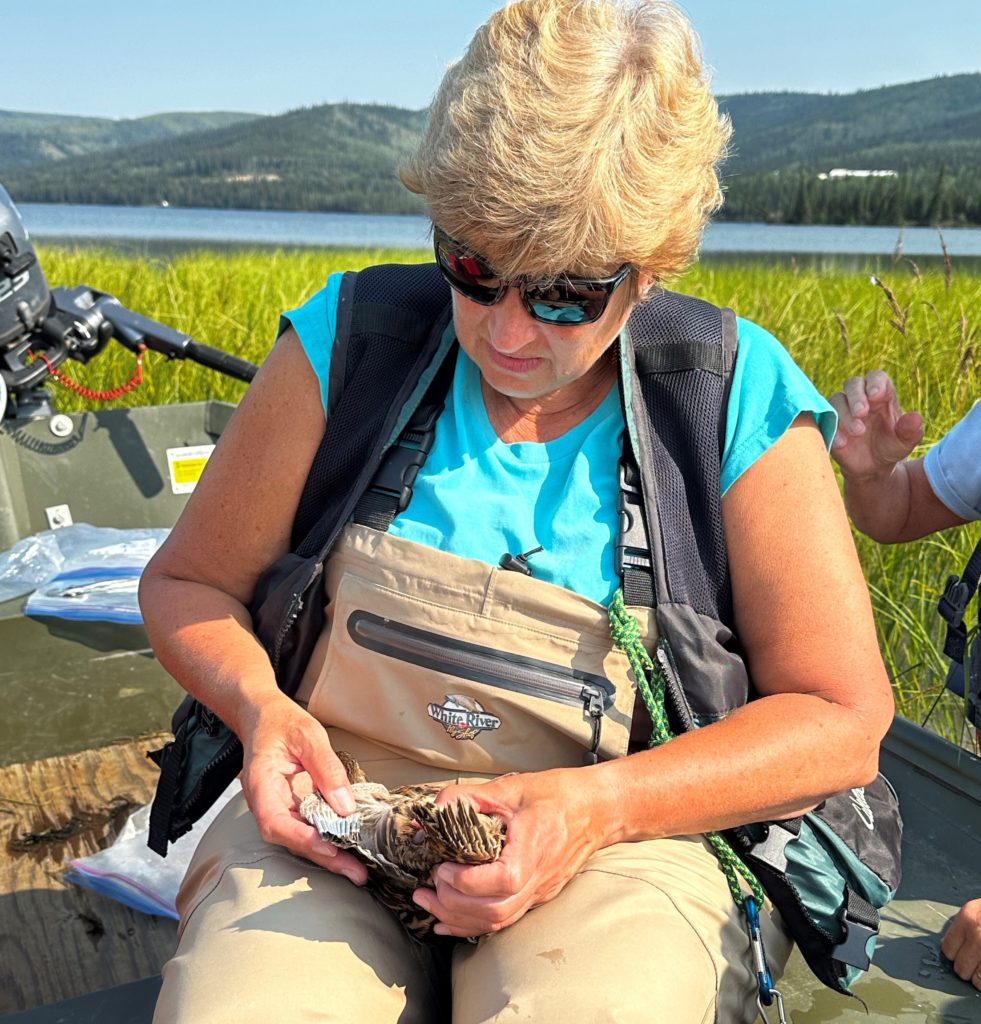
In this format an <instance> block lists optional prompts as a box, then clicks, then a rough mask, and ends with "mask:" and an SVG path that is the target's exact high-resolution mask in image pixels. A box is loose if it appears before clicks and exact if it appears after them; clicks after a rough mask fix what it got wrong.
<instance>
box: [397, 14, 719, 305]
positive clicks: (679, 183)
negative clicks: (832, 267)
mask: <svg viewBox="0 0 981 1024" xmlns="http://www.w3.org/2000/svg"><path fill="white" fill-rule="evenodd" d="M730 132H731V129H730V125H729V122H728V119H727V118H725V117H720V115H719V111H718V107H717V106H716V103H715V100H714V99H713V97H712V95H711V92H710V90H709V83H708V77H707V75H706V73H705V70H704V68H703V64H702V60H701V55H700V51H699V43H698V39H697V37H696V36H695V33H694V31H693V30H692V28H691V26H690V24H689V23H688V21H687V19H686V18H685V16H684V15H683V14H682V13H681V11H680V10H679V9H678V8H677V7H675V6H674V5H673V4H672V3H669V2H667V0H518V2H515V3H510V4H508V5H507V6H506V7H503V8H502V9H501V10H499V11H497V12H496V13H495V14H493V15H492V16H491V17H490V19H489V20H488V21H487V22H486V23H485V24H484V25H482V26H481V27H480V28H479V29H478V30H477V33H476V35H475V36H474V38H473V40H472V41H471V43H470V45H469V47H468V49H467V51H466V53H465V54H464V56H463V58H462V59H461V60H459V61H458V62H457V63H455V64H453V65H452V66H451V67H450V68H449V69H448V71H447V72H446V74H445V76H444V78H443V81H442V83H441V85H440V87H439V90H438V92H437V94H436V97H435V99H434V101H433V105H432V108H431V111H430V117H429V122H428V126H427V129H426V132H425V134H424V136H423V140H422V142H421V144H420V147H419V149H418V152H417V153H416V154H415V156H414V157H413V159H412V160H411V161H410V162H409V163H408V164H407V165H406V166H405V167H404V168H403V169H402V171H401V178H402V181H403V182H404V183H405V185H406V187H408V188H409V189H410V190H411V191H413V192H417V193H420V194H421V195H422V196H423V197H424V198H425V200H426V203H427V205H428V207H429V212H430V215H431V217H432V219H433V221H434V222H435V223H436V224H438V225H439V226H440V227H441V228H442V229H443V230H444V231H446V232H447V233H448V234H450V235H452V236H453V237H455V238H457V239H459V240H460V241H461V242H465V243H466V244H468V245H471V246H473V247H474V249H475V250H476V251H478V252H479V253H480V254H481V255H483V256H485V257H486V258H487V259H488V260H489V261H490V263H491V265H492V266H493V267H494V269H495V270H496V271H497V273H499V274H501V275H502V276H504V277H513V276H517V275H519V274H526V275H532V276H535V277H547V276H549V275H555V274H559V273H561V272H562V271H570V272H573V273H577V274H582V275H590V276H592V275H599V274H608V273H611V272H612V270H614V269H616V268H617V267H619V266H621V265H622V264H624V263H628V262H629V263H632V264H633V265H634V266H635V267H636V268H638V270H640V271H644V272H646V273H648V274H650V275H651V276H652V277H653V278H654V279H655V280H657V281H660V280H663V279H664V278H667V277H671V276H673V275H675V274H677V273H678V272H680V271H681V270H682V269H684V267H685V266H687V265H688V264H689V263H690V262H691V260H692V259H693V258H694V256H695V253H696V251H697V248H698V244H699V241H700V238H701V234H702V231H703V229H704V227H705V224H706V223H707V221H708V218H709V217H710V216H711V214H712V213H713V212H714V211H715V210H716V209H718V207H719V206H720V205H721V202H722V195H721V191H720V188H719V182H718V177H717V174H716V165H717V163H718V162H719V161H720V160H721V158H722V156H723V155H724V151H725V146H726V142H727V141H728V138H729V135H730ZM635 286H636V282H635Z"/></svg>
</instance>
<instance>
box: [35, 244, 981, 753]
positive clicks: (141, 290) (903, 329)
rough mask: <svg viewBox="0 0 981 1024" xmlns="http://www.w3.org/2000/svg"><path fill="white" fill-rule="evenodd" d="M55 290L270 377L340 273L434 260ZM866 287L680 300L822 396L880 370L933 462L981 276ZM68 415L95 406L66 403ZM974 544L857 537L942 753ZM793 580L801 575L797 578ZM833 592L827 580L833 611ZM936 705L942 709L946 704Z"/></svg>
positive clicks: (169, 387)
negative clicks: (97, 301)
mask: <svg viewBox="0 0 981 1024" xmlns="http://www.w3.org/2000/svg"><path fill="white" fill-rule="evenodd" d="M41 258H42V262H43V266H44V268H45V272H46V274H47V276H48V279H49V281H50V282H51V283H52V284H66V285H74V284H80V283H83V282H84V283H86V284H89V285H91V286H93V287H95V288H98V289H100V290H103V291H108V292H111V293H112V294H114V295H116V296H117V297H118V298H119V299H120V301H121V302H123V303H124V304H125V305H127V306H129V307H130V308H132V309H135V310H137V311H139V312H141V313H144V314H145V315H147V316H149V317H152V318H154V319H158V320H162V321H164V322H165V323H168V324H170V325H171V326H173V327H176V328H177V329H179V330H182V331H185V332H187V333H188V334H192V335H193V336H194V337H195V338H196V339H197V340H199V341H203V342H207V343H209V344H211V345H215V346H217V347H219V348H223V349H225V350H227V351H229V352H232V353H234V354H236V355H240V356H243V357H244V358H247V359H251V360H253V361H255V362H260V361H261V360H262V359H263V357H264V356H265V354H266V352H267V351H268V349H269V347H270V345H271V343H272V341H273V339H274V338H275V335H276V331H277V324H278V321H279V314H280V312H281V311H282V310H285V309H290V308H293V307H295V306H297V305H299V304H301V303H302V302H303V301H305V300H306V299H307V298H308V297H309V296H310V295H312V294H313V293H314V292H315V291H316V290H317V289H318V288H320V287H321V286H322V284H323V282H324V281H325V280H326V278H327V276H328V275H329V274H330V273H332V272H333V271H335V270H344V269H357V268H359V267H362V266H367V265H370V264H373V263H379V262H419V261H422V260H425V259H427V258H428V256H427V254H426V253H425V252H420V251H396V250H357V251H341V250H300V251H275V252H262V251H251V250H250V251H238V252H235V251H232V252H221V253H218V252H210V251H199V252H188V253H186V254H184V255H179V256H175V257H172V258H169V259H163V258H157V259H155V258H149V257H146V258H133V257H126V256H121V255H119V254H117V253H114V252H112V251H109V250H99V249H76V250H66V249H59V248H47V247H42V249H41ZM877 273H878V278H877V281H878V283H876V281H873V280H872V279H871V277H870V274H869V273H868V272H864V271H844V270H840V269H835V268H834V267H833V266H832V267H827V266H813V267H809V268H801V267H797V266H795V265H793V264H789V265H787V266H778V265H772V264H768V263H764V262H762V261H760V262H752V261H748V262H746V263H742V264H735V265H733V264H721V263H719V264H713V263H711V262H705V263H702V264H699V265H698V266H696V267H695V268H694V269H693V270H692V271H690V272H689V273H688V274H687V275H686V277H685V279H684V280H683V281H682V282H680V284H679V288H680V289H681V290H684V291H687V292H689V293H691V294H694V295H699V296H702V297H704V298H706V299H710V300H711V301H713V302H715V303H719V304H723V305H730V306H732V307H733V308H735V309H736V311H737V312H738V313H739V314H740V315H742V316H745V317H748V318H749V319H751V320H755V321H756V322H758V323H760V324H762V325H763V326H764V327H766V328H768V329H769V330H770V331H772V332H773V333H774V334H775V335H776V336H777V337H778V338H780V339H781V340H782V341H783V343H784V344H785V345H786V346H787V348H788V349H789V350H790V352H791V353H792V355H793V356H794V358H795V359H796V360H797V362H798V363H799V364H800V366H801V367H802V368H803V369H804V371H805V372H806V373H807V374H808V375H809V376H810V377H811V379H812V380H813V381H814V382H815V383H816V385H817V386H818V388H819V389H820V390H821V391H822V392H824V393H825V394H830V393H831V392H832V391H835V390H838V389H839V388H840V386H841V384H842V382H843V381H844V380H845V378H846V377H848V376H851V375H853V374H856V373H860V372H864V371H865V370H868V369H872V368H874V367H877V366H879V367H883V368H884V369H886V370H887V371H888V372H889V373H890V374H891V375H892V376H893V378H894V379H895V380H896V382H897V385H898V387H899V390H900V393H901V395H902V396H903V400H904V404H905V405H906V407H907V408H911V409H918V410H919V411H920V412H922V413H923V415H924V419H925V422H926V430H927V436H926V438H925V440H924V447H926V445H928V444H929V443H932V442H933V441H935V440H937V438H939V437H940V436H942V435H943V434H944V433H945V432H946V431H947V430H948V429H949V428H950V427H951V426H952V425H953V424H954V423H955V422H956V421H957V420H958V419H959V418H960V417H961V416H963V415H964V413H965V412H966V411H967V410H968V409H969V408H970V406H971V404H972V403H973V401H974V400H975V399H976V398H977V397H979V396H981V275H978V274H975V273H971V272H968V271H962V270H961V269H959V268H958V267H957V266H956V264H955V265H954V266H953V267H950V266H949V265H947V266H945V267H938V268H937V269H934V270H929V271H925V272H922V273H921V272H920V270H919V268H918V267H916V266H915V265H914V264H912V263H910V262H909V261H906V262H902V263H896V264H895V265H893V266H892V267H891V268H890V269H889V270H881V269H880V270H878V271H877ZM132 365H133V356H132V355H131V354H130V353H128V352H126V351H125V350H124V349H122V348H121V346H116V350H115V351H111V352H110V353H107V355H106V357H105V358H102V359H98V360H95V361H94V362H93V363H92V364H90V365H88V366H75V365H74V364H73V365H72V366H70V367H68V372H69V373H71V374H72V375H73V376H75V377H76V378H78V379H79V380H81V381H84V383H85V384H87V385H88V386H90V387H95V388H108V387H111V386H113V385H114V384H116V383H119V382H120V381H121V380H124V379H126V378H127V377H128V376H129V374H130V372H131V370H132ZM243 390H244V385H241V384H238V383H236V382H234V381H231V380H228V379H226V378H222V377H220V376H219V375H217V374H214V373H212V372H210V371H207V370H204V369H202V368H200V367H197V366H195V365H193V364H190V363H173V364H169V365H168V363H167V362H166V361H165V360H164V359H163V358H162V357H160V356H156V355H153V354H151V355H150V356H148V358H147V367H146V381H145V384H144V386H143V387H141V388H140V389H138V390H136V391H135V392H132V393H130V394H129V395H127V396H125V397H124V398H123V399H121V400H120V404H152V403H161V402H183V401H194V400H197V399H199V398H203V397H214V398H221V399H226V400H229V401H236V400H237V399H238V398H239V397H240V396H241V394H242V391H243ZM59 402H60V405H61V407H62V408H65V409H74V408H80V407H82V406H83V405H85V404H86V403H85V402H84V401H83V400H81V399H79V398H77V397H76V396H74V395H73V394H71V393H70V392H61V394H59ZM977 538H978V528H977V527H974V526H971V527H967V528H964V529H961V530H950V531H947V532H946V533H944V534H940V535H937V536H934V537H931V538H927V539H924V540H922V541H918V542H916V543H912V544H904V545H897V546H891V547H884V546H881V545H878V544H875V543H874V542H872V541H870V540H869V539H868V538H866V537H863V536H861V535H860V534H856V543H857V546H858V550H859V555H860V557H861V559H862V563H863V566H864V568H865V571H866V575H867V578H868V581H869V587H870V590H871V593H872V600H873V606H874V608H875V612H876V619H877V623H878V629H879V635H880V640H881V647H882V651H883V656H884V659H885V662H886V665H887V667H888V669H889V672H890V675H891V677H892V679H893V682H894V686H895V691H896V697H897V704H898V707H899V708H900V710H901V711H902V713H903V714H905V715H906V716H907V717H910V718H912V719H914V720H917V721H922V720H923V719H924V717H925V716H926V715H927V714H928V712H931V709H932V708H933V705H934V704H935V703H936V708H933V710H932V714H931V716H930V722H929V724H930V727H931V728H934V729H935V730H936V731H938V732H940V733H941V734H943V735H945V736H947V737H948V738H951V739H954V740H957V741H963V740H964V735H963V734H964V732H965V731H964V728H963V724H964V716H963V709H962V707H961V706H960V704H959V702H958V701H957V699H956V698H955V697H953V696H952V695H950V694H945V693H943V679H944V675H945V672H946V662H945V659H944V658H943V656H942V653H941V649H942V645H943V631H942V623H941V621H940V619H939V616H938V614H937V611H936V606H937V600H938V598H939V595H940V592H941V591H942V588H943V584H944V582H945V580H946V578H947V575H948V574H949V573H951V572H959V571H960V570H961V569H962V568H963V566H964V563H965V562H966V560H967V557H968V555H969V554H970V551H971V549H972V547H973V544H974V543H975V542H976V540H977ZM788 571H793V567H792V566H790V567H788ZM834 587H835V581H834V580H833V579H829V580H828V581H827V600H829V601H833V600H834V599H835V598H834ZM938 698H939V699H938Z"/></svg>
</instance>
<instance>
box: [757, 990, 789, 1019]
mask: <svg viewBox="0 0 981 1024" xmlns="http://www.w3.org/2000/svg"><path fill="white" fill-rule="evenodd" d="M767 995H768V996H769V997H770V998H769V1001H768V1002H767V1006H769V1005H770V1003H772V1002H773V1001H774V1000H776V1003H777V1024H787V1015H786V1013H784V1009H783V996H782V995H780V992H779V990H778V989H775V988H771V989H770V991H769V992H768V993H767ZM756 1005H757V1007H758V1009H759V1011H760V1017H761V1018H762V1019H763V1024H770V1018H769V1017H767V1015H766V1010H765V1009H764V1007H763V1000H762V998H761V997H757V1000H756Z"/></svg>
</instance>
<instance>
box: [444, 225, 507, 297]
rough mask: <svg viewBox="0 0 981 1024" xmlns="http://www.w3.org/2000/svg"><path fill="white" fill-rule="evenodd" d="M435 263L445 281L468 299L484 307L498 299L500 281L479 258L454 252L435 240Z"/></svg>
mask: <svg viewBox="0 0 981 1024" xmlns="http://www.w3.org/2000/svg"><path fill="white" fill-rule="evenodd" d="M436 262H437V264H438V265H439V268H440V270H441V271H442V272H443V276H444V277H445V278H446V279H447V281H449V283H450V284H451V285H453V286H454V287H455V288H456V289H457V290H458V291H459V292H460V293H461V294H463V295H465V296H466V297H467V298H468V299H473V301H474V302H479V303H481V304H483V305H485V306H486V305H490V304H491V303H492V302H496V301H497V300H498V298H499V297H500V294H501V284H500V280H499V279H498V278H496V277H495V276H494V272H493V271H492V270H491V269H490V267H488V266H487V265H486V264H485V263H484V262H483V260H481V259H480V257H479V256H473V255H467V254H465V253H460V252H458V251H454V248H453V246H452V245H450V244H448V243H447V242H445V241H444V240H442V239H440V238H437V240H436Z"/></svg>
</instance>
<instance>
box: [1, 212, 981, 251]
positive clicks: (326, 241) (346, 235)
mask: <svg viewBox="0 0 981 1024" xmlns="http://www.w3.org/2000/svg"><path fill="white" fill-rule="evenodd" d="M19 208H20V211H21V216H22V217H23V219H24V222H25V224H26V225H27V227H28V230H29V231H30V232H31V234H32V235H33V236H34V237H35V238H37V239H40V240H42V241H58V242H69V243H91V242H94V241H109V242H112V243H113V244H121V245H122V246H123V247H125V248H131V247H140V246H150V247H154V246H159V245H161V244H163V245H166V244H168V243H169V244H173V245H182V244H208V245H222V246H226V245H263V246H343V247H353V248H374V247H386V246H391V247H398V248H409V249H414V248H419V249H426V248H428V247H429V239H428V231H429V221H428V220H427V219H426V218H425V217H413V216H398V215H387V214H355V213H301V212H290V211H282V210H210V209H182V208H177V207H159V206H157V207H128V206H82V205H75V204H55V203H21V204H19ZM900 239H901V243H902V255H903V256H907V257H912V258H917V259H919V258H921V257H936V258H938V259H939V258H942V249H941V245H940V236H939V234H938V232H937V231H936V230H935V229H933V228H912V227H907V228H903V229H900V228H898V227H855V226H837V225H796V224H731V223H719V224H712V225H711V226H710V227H709V229H708V231H707V232H706V236H705V240H704V243H703V245H702V252H703V253H705V254H706V255H713V254H719V255H722V254H731V253H740V254H744V253H760V254H763V253H783V254H794V255H803V256H806V255H821V254H842V255H844V254H850V255H865V256H878V257H890V258H891V257H892V256H893V253H894V252H895V250H896V248H897V242H898V241H900ZM944 239H945V241H946V244H947V249H948V252H949V253H950V255H951V257H952V258H954V259H956V258H958V257H961V258H963V257H981V229H979V228H949V229H946V230H945V231H944Z"/></svg>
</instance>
